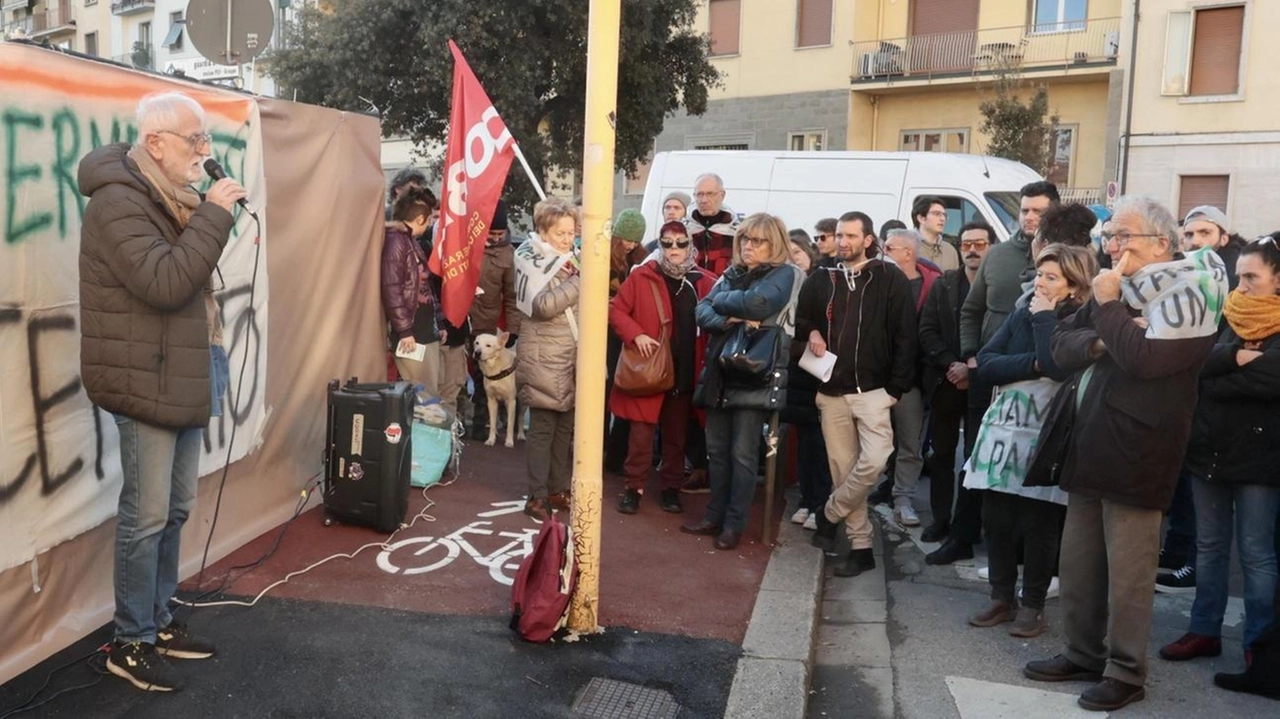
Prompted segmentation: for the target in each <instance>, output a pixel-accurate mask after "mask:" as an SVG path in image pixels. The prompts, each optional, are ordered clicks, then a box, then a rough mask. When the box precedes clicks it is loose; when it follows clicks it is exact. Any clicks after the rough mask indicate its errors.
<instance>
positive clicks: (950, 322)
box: [920, 220, 995, 564]
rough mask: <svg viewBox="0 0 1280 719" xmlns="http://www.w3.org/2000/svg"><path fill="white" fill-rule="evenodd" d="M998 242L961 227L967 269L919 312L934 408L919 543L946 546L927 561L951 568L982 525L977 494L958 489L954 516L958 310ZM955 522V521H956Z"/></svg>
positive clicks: (981, 226) (960, 386)
mask: <svg viewBox="0 0 1280 719" xmlns="http://www.w3.org/2000/svg"><path fill="white" fill-rule="evenodd" d="M994 239H995V232H994V231H993V230H992V229H991V226H990V225H988V224H987V223H985V222H983V221H981V220H977V221H975V222H970V223H969V224H967V225H965V226H964V227H962V228H960V256H961V261H962V262H963V263H964V268H963V269H959V270H948V271H947V272H945V273H943V275H942V279H941V280H939V281H938V282H935V283H934V285H933V287H932V288H931V289H930V291H929V297H928V299H926V300H925V305H924V309H923V310H922V311H921V313H920V359H921V364H923V365H924V371H923V378H924V381H923V386H924V391H925V392H926V394H928V395H929V403H930V404H929V406H930V407H931V408H932V410H933V411H932V413H931V415H930V416H931V420H930V421H931V424H930V431H929V434H930V435H931V436H932V437H933V458H932V459H931V461H930V465H929V476H930V477H931V478H932V482H931V484H930V486H929V504H930V506H931V507H932V509H933V523H932V524H930V525H929V526H928V527H927V528H925V530H924V533H923V534H922V535H921V536H920V538H921V539H922V540H924V541H926V542H943V540H946V541H945V542H943V545H942V547H940V548H938V549H937V550H936V551H934V552H931V553H930V554H929V555H928V556H927V557H926V558H925V561H927V562H928V563H929V564H950V563H952V562H954V561H956V560H957V559H971V558H972V557H973V545H974V544H975V543H976V542H977V541H978V531H979V528H980V525H981V522H982V502H981V497H980V496H978V497H975V496H973V493H974V490H966V489H964V488H960V490H959V493H960V497H959V499H958V500H957V501H956V508H955V513H954V515H953V514H952V510H951V503H952V500H953V499H955V497H956V491H957V490H956V477H955V466H956V444H957V443H958V442H959V441H960V424H961V422H962V421H963V420H964V418H965V415H966V409H967V407H968V389H969V365H968V364H967V363H966V362H965V361H964V360H963V359H961V357H963V354H962V353H961V351H960V307H961V305H963V304H964V300H965V297H968V296H969V287H970V286H971V285H972V283H973V279H974V277H975V276H976V275H977V273H978V266H979V265H981V264H982V258H983V257H985V256H986V254H987V250H988V249H989V248H990V247H991V244H992V241H993V240H994ZM976 435H977V427H973V428H972V429H971V428H970V427H969V424H968V423H967V422H966V423H965V433H964V437H965V452H964V456H965V458H966V459H968V457H969V452H970V450H971V449H972V447H973V441H974V438H975V437H976ZM953 517H954V521H953Z"/></svg>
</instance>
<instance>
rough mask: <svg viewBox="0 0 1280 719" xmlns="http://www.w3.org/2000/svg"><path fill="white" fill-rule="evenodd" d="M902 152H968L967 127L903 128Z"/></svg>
mask: <svg viewBox="0 0 1280 719" xmlns="http://www.w3.org/2000/svg"><path fill="white" fill-rule="evenodd" d="M901 149H902V151H903V152H968V151H969V129H968V128H952V129H943V130H903V131H902V145H901Z"/></svg>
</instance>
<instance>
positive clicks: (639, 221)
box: [613, 208, 644, 244]
mask: <svg viewBox="0 0 1280 719" xmlns="http://www.w3.org/2000/svg"><path fill="white" fill-rule="evenodd" d="M613 236H614V237H618V238H621V239H623V240H626V241H627V242H635V243H637V244H638V243H641V242H644V215H642V214H640V211H639V210H633V209H630V208H628V209H625V210H623V211H622V212H619V213H618V218H617V219H615V220H614V221H613Z"/></svg>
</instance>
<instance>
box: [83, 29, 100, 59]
mask: <svg viewBox="0 0 1280 719" xmlns="http://www.w3.org/2000/svg"><path fill="white" fill-rule="evenodd" d="M84 54H86V55H88V56H90V57H97V56H98V33H96V32H87V33H85V34H84Z"/></svg>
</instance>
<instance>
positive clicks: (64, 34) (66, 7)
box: [0, 0, 81, 48]
mask: <svg viewBox="0 0 1280 719" xmlns="http://www.w3.org/2000/svg"><path fill="white" fill-rule="evenodd" d="M78 1H81V0H38V2H32V1H31V0H0V37H25V38H29V39H32V40H44V41H47V42H49V43H50V44H52V45H57V46H59V47H66V48H71V47H72V42H73V41H74V39H75V35H76V20H75V18H76V16H75V14H74V13H73V4H74V3H76V2H78Z"/></svg>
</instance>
